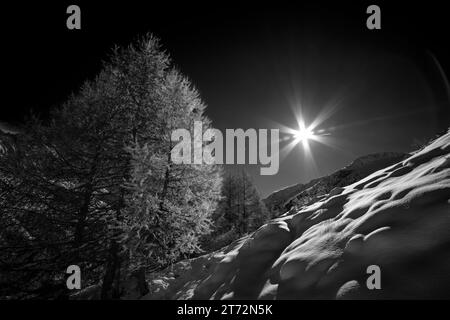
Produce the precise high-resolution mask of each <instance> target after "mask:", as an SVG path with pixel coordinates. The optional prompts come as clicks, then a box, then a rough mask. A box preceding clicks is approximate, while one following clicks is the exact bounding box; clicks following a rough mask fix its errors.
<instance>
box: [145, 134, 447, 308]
mask: <svg viewBox="0 0 450 320" xmlns="http://www.w3.org/2000/svg"><path fill="white" fill-rule="evenodd" d="M359 165H360V167H361V168H364V165H363V163H359ZM449 199H450V132H449V133H447V134H445V135H444V136H442V137H440V138H438V139H436V140H435V141H433V142H432V143H430V144H429V145H428V146H426V147H425V148H423V149H422V150H420V151H418V152H416V153H415V154H412V155H410V156H409V157H408V158H406V159H404V160H402V161H399V162H397V163H395V164H393V165H390V166H388V167H385V168H384V169H381V170H378V171H376V172H374V173H372V174H370V175H368V176H367V177H365V178H363V179H361V180H359V181H356V182H354V183H352V184H350V185H348V186H344V187H337V188H334V189H333V190H331V191H330V192H329V193H328V194H327V195H326V196H323V197H321V198H320V199H319V200H317V201H315V202H313V203H310V204H308V205H306V206H303V207H301V208H300V209H296V210H290V211H289V212H287V213H285V214H284V215H282V216H280V217H278V218H276V219H274V220H272V221H270V222H269V223H267V224H266V225H264V226H262V227H261V228H260V229H258V230H257V231H256V232H254V233H253V234H251V235H249V236H247V237H244V238H242V239H239V240H238V241H235V242H234V243H232V244H231V245H230V246H228V247H226V248H224V249H223V250H219V251H217V252H214V253H210V254H208V255H205V256H202V257H199V258H196V259H191V260H185V261H182V262H180V263H178V264H176V265H174V266H173V267H172V268H171V269H169V270H165V271H163V272H161V273H159V274H156V275H154V277H153V278H152V279H151V281H150V283H149V286H150V293H149V294H148V295H146V296H145V297H144V299H408V298H409V299H416V298H421V299H423V298H425V299H427V298H450V232H449V231H450V210H449V209H450V202H449ZM370 265H377V266H379V267H380V270H381V289H380V290H377V289H373V290H370V289H368V287H367V284H366V281H367V279H368V278H369V276H370V274H368V273H367V267H368V266H370Z"/></svg>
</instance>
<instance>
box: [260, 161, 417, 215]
mask: <svg viewBox="0 0 450 320" xmlns="http://www.w3.org/2000/svg"><path fill="white" fill-rule="evenodd" d="M407 156H408V155H407V154H405V153H397V152H382V153H374V154H369V155H366V156H362V157H359V158H357V159H356V160H355V161H353V162H352V163H351V164H349V165H348V166H346V167H344V168H342V169H340V170H338V171H336V172H334V173H333V174H331V175H328V176H325V177H321V178H318V179H314V180H311V181H310V182H308V183H306V184H297V185H294V186H290V187H287V188H285V189H282V190H279V191H276V192H274V193H272V194H271V195H269V196H268V197H267V198H265V199H264V200H263V201H264V203H265V204H266V207H267V208H268V209H269V210H270V211H271V213H272V216H274V217H276V216H279V215H280V214H283V213H285V212H286V211H288V210H290V209H291V208H295V209H298V208H300V207H302V206H304V205H307V204H309V203H312V202H314V201H316V200H318V198H319V197H321V196H324V195H326V194H327V193H329V192H330V191H331V190H332V189H334V188H337V187H344V186H347V185H349V184H351V183H354V182H356V181H358V180H360V179H362V178H365V177H367V176H368V175H369V174H371V173H373V172H375V171H377V170H380V169H382V168H385V167H387V166H389V165H391V164H394V163H397V162H399V161H401V160H403V159H405V158H406V157H407Z"/></svg>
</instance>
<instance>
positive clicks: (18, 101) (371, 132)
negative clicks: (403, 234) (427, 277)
mask: <svg viewBox="0 0 450 320" xmlns="http://www.w3.org/2000/svg"><path fill="white" fill-rule="evenodd" d="M392 2H393V1H390V3H388V2H384V1H376V2H367V1H345V3H343V1H339V3H336V1H335V2H330V3H328V2H321V1H308V2H306V1H305V2H304V1H295V3H294V2H292V3H290V2H280V1H277V2H270V3H267V4H264V3H263V2H243V1H240V2H230V1H208V2H202V1H195V2H194V4H192V3H187V2H182V3H178V2H170V3H167V4H161V3H160V2H156V1H145V2H144V3H143V2H142V1H140V2H137V1H136V2H133V1H126V2H122V3H120V2H119V3H114V4H112V3H110V2H106V1H104V2H100V1H96V2H95V5H94V4H93V3H92V1H91V2H87V1H70V2H69V1H58V3H53V4H52V3H50V2H47V3H45V2H43V1H39V2H30V3H27V2H21V3H20V4H5V5H2V13H3V15H2V19H1V35H2V52H3V57H2V59H1V61H2V77H3V80H4V81H3V83H4V84H3V98H4V99H3V101H4V102H3V103H2V108H1V112H0V120H3V121H7V122H11V123H20V121H22V120H23V118H24V116H25V115H27V114H28V113H29V111H30V110H33V111H34V112H38V113H40V114H41V115H42V117H45V116H46V114H47V113H48V110H50V108H52V107H54V106H57V105H58V104H60V103H62V102H63V101H64V100H65V99H66V97H67V96H68V95H69V94H70V93H71V92H76V91H77V89H78V88H79V86H80V85H81V84H82V82H83V81H84V80H85V79H90V78H93V77H94V76H95V74H96V73H98V72H99V70H100V68H101V61H102V60H104V59H106V58H107V55H108V52H109V51H110V49H111V48H112V46H113V45H115V44H117V45H126V44H128V43H130V42H132V41H133V40H134V39H136V37H138V36H139V35H143V34H145V33H147V32H152V33H154V34H155V35H156V36H158V37H159V38H160V39H161V41H162V44H163V46H164V48H165V49H166V50H167V52H169V53H170V55H171V57H172V58H173V61H174V63H175V65H176V66H177V67H178V68H179V69H180V70H181V71H182V72H183V73H184V74H186V75H187V76H188V77H189V78H190V79H191V80H192V82H193V83H194V84H195V85H196V87H197V88H198V89H199V91H200V92H201V95H202V98H203V100H204V101H205V103H206V104H207V105H208V111H207V114H208V116H210V118H211V119H212V120H213V125H214V126H215V127H216V128H219V129H225V128H244V129H246V128H276V127H277V123H280V124H283V125H286V126H289V127H295V126H296V121H295V117H294V114H293V112H292V109H294V110H295V109H297V108H298V107H299V105H300V104H301V105H302V106H303V112H304V115H305V117H306V120H307V122H311V121H312V120H313V119H314V118H315V117H316V116H317V115H318V114H319V113H320V110H321V109H322V108H324V107H325V106H327V105H329V103H330V101H337V100H338V101H340V103H339V104H338V108H337V109H336V112H335V113H334V114H333V115H332V116H331V117H330V118H329V119H328V120H327V121H326V122H324V123H323V124H322V125H321V126H320V128H323V129H329V128H333V127H336V129H335V130H334V131H333V139H334V140H335V148H330V147H327V146H323V145H320V144H318V143H314V142H313V143H312V144H311V149H312V152H313V154H314V158H315V160H316V169H314V168H313V167H312V166H311V165H310V164H309V163H305V161H303V158H304V154H303V153H304V151H303V149H302V148H301V147H300V146H298V147H296V148H295V149H294V151H293V152H292V153H291V154H290V155H289V156H287V157H286V158H285V159H284V160H283V161H282V162H281V164H280V171H279V173H278V174H277V175H275V176H259V175H258V172H259V170H258V168H257V167H248V168H247V169H248V170H249V171H250V172H251V173H252V175H253V177H254V180H255V181H256V183H257V186H258V188H259V190H260V191H261V193H263V194H264V195H266V194H268V193H269V192H271V191H273V190H275V189H279V188H281V187H284V186H287V185H290V184H294V183H298V182H306V181H308V180H310V179H312V178H315V177H317V176H320V175H325V174H328V173H330V172H332V171H334V170H336V169H339V168H340V167H342V166H344V165H346V164H348V163H349V162H350V161H352V160H353V159H354V158H355V157H357V156H359V155H364V154H367V153H372V152H379V151H410V150H411V148H412V144H413V143H414V141H416V140H424V139H429V138H431V137H433V136H434V135H435V134H437V133H439V132H441V131H442V130H444V129H445V128H447V127H448V125H449V123H450V121H449V120H450V116H449V112H450V110H449V104H448V97H447V96H446V92H445V90H444V85H443V82H442V80H441V78H440V76H439V73H438V71H437V68H436V67H435V63H434V62H433V58H432V55H433V56H435V57H436V58H437V59H438V61H439V62H440V64H441V65H442V67H443V69H444V71H445V72H446V74H447V75H450V46H449V44H448V39H449V31H450V26H449V25H448V23H447V21H448V20H449V19H448V16H447V14H446V10H445V5H444V3H445V2H433V1H427V2H426V3H423V4H422V5H421V6H418V5H415V4H414V2H409V1H408V2H407V1H404V2H402V1H395V3H396V4H395V5H394V4H393V3H392ZM70 4H78V5H79V6H80V7H81V11H82V30H80V31H76V30H75V31H73V30H72V31H70V30H67V28H66V18H67V15H66V13H65V12H66V8H67V6H68V5H70ZM370 4H378V5H379V6H380V7H381V20H382V29H381V30H375V31H371V30H368V29H367V28H366V18H367V16H368V15H367V14H366V8H367V6H368V5H370Z"/></svg>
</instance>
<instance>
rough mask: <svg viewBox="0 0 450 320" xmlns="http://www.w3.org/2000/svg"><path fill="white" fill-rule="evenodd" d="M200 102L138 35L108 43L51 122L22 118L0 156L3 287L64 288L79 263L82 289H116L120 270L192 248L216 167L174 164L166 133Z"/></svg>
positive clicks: (36, 291)
mask: <svg viewBox="0 0 450 320" xmlns="http://www.w3.org/2000/svg"><path fill="white" fill-rule="evenodd" d="M204 108H205V106H204V105H203V103H202V102H201V100H200V98H199V96H198V93H197V91H196V90H195V89H194V88H192V86H191V84H190V83H189V81H188V80H187V79H186V78H184V77H183V76H182V75H180V74H179V73H178V72H177V71H176V70H174V69H173V68H171V67H170V61H169V58H168V56H167V54H165V53H164V52H163V51H162V50H161V48H160V45H159V43H158V41H157V39H155V38H154V37H152V36H147V37H144V38H142V39H141V40H140V41H138V42H137V43H136V44H135V45H131V46H129V47H128V48H125V49H115V50H114V52H113V54H112V56H111V58H110V61H109V62H108V63H105V65H104V68H103V70H102V71H101V73H100V74H99V75H98V76H97V77H96V78H95V79H94V80H92V81H87V82H86V83H85V84H84V85H83V87H82V89H81V90H80V91H79V93H77V94H76V95H73V96H71V97H70V98H69V99H68V101H67V102H66V103H65V104H64V105H63V106H62V107H60V108H57V109H56V110H54V112H53V113H52V116H51V120H50V122H49V123H46V124H42V123H40V122H39V121H37V120H35V119H32V120H30V122H29V123H28V124H27V125H26V127H25V128H24V129H23V133H22V134H20V135H19V136H18V138H17V139H16V146H15V148H8V152H6V153H4V154H2V156H1V157H0V195H1V197H0V205H1V208H0V226H1V228H0V239H1V240H2V244H1V245H0V269H1V271H2V272H0V274H2V275H3V274H5V275H6V276H0V284H1V285H2V286H1V287H2V288H1V289H0V290H1V291H0V295H2V296H4V295H6V294H14V295H16V296H19V295H20V296H22V297H29V296H43V295H44V292H48V294H50V295H53V296H54V295H55V294H57V293H56V291H55V290H56V289H55V287H58V290H59V291H61V292H64V285H65V281H64V273H65V270H66V268H67V266H68V265H70V264H77V265H79V266H80V268H81V270H82V273H83V277H82V279H83V286H84V287H85V286H87V285H90V284H94V283H98V282H99V281H100V280H102V284H103V285H102V286H103V287H102V297H103V298H112V297H118V296H119V295H120V294H121V292H120V290H121V285H120V282H121V279H123V278H126V276H127V275H128V274H130V273H132V272H135V271H136V270H137V269H142V268H146V267H148V266H149V265H157V266H162V265H164V264H166V263H169V262H171V261H174V260H175V259H177V258H179V257H180V256H182V255H183V254H188V253H190V252H192V251H195V250H198V244H197V242H198V237H199V236H200V235H202V234H204V233H205V232H208V230H209V224H210V221H209V214H210V212H211V211H212V210H214V205H215V201H216V199H217V196H218V192H219V188H220V178H219V173H218V172H217V170H216V168H215V166H206V165H195V166H194V165H177V166H175V165H173V164H172V163H171V161H170V149H171V141H170V132H171V130H172V129H174V128H182V127H186V128H190V127H191V124H192V122H193V121H194V120H202V121H203V122H204V123H205V124H206V125H208V123H209V121H208V119H207V118H206V117H204V116H203V115H202V114H203V110H204ZM45 294H46V293H45Z"/></svg>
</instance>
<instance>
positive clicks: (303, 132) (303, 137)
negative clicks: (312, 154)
mask: <svg viewBox="0 0 450 320" xmlns="http://www.w3.org/2000/svg"><path fill="white" fill-rule="evenodd" d="M294 136H295V139H296V140H297V141H299V142H306V141H308V140H310V139H312V138H314V132H313V131H312V130H311V129H310V128H303V129H300V130H297V131H296V132H295V134H294Z"/></svg>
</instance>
